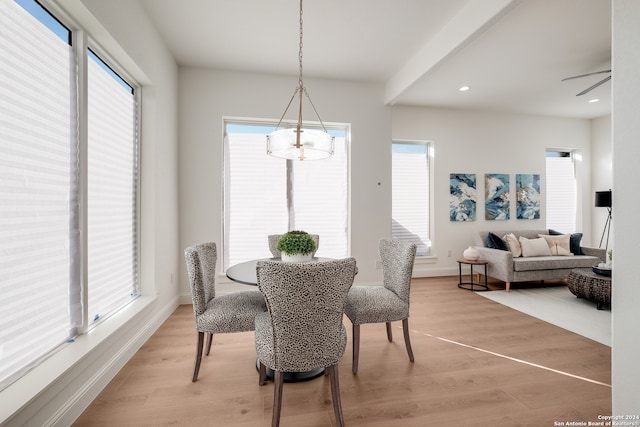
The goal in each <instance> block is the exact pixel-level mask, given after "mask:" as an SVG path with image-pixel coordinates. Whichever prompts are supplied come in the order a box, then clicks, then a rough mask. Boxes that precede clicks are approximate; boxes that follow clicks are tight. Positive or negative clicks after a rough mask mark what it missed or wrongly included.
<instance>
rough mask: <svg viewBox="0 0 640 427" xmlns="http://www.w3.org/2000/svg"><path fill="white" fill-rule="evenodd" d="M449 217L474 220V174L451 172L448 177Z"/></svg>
mask: <svg viewBox="0 0 640 427" xmlns="http://www.w3.org/2000/svg"><path fill="white" fill-rule="evenodd" d="M449 192H450V193H451V196H450V198H449V219H450V220H451V221H475V220H476V174H474V173H452V174H450V177H449Z"/></svg>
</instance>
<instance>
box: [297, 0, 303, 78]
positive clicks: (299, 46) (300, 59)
mask: <svg viewBox="0 0 640 427" xmlns="http://www.w3.org/2000/svg"><path fill="white" fill-rule="evenodd" d="M298 48H299V50H298V62H299V64H300V75H299V77H298V84H299V85H300V87H302V85H303V83H302V0H300V44H299V45H298Z"/></svg>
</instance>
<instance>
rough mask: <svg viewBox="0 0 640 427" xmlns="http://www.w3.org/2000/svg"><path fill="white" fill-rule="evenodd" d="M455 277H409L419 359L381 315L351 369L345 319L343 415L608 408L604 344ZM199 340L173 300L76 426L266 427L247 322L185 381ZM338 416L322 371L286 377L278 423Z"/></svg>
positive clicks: (385, 419)
mask: <svg viewBox="0 0 640 427" xmlns="http://www.w3.org/2000/svg"><path fill="white" fill-rule="evenodd" d="M456 283H457V277H439V278H424V279H414V280H413V282H412V289H411V317H410V319H409V326H410V329H411V330H412V332H411V342H412V345H413V352H414V354H415V363H410V362H409V359H408V357H407V353H406V350H405V346H404V342H403V339H402V327H401V322H396V324H394V325H393V326H394V327H393V333H394V341H393V342H392V343H390V342H388V341H387V338H386V333H385V327H384V324H377V325H363V326H362V327H361V348H360V366H359V372H358V375H353V374H352V373H351V340H350V339H351V336H350V335H351V334H350V332H351V324H350V323H349V321H348V319H346V318H345V325H346V326H347V331H348V333H349V342H348V344H347V349H346V352H345V355H344V357H343V359H342V362H341V363H340V367H339V368H340V388H341V395H342V406H343V410H344V417H345V424H346V425H347V426H367V427H378V426H379V427H383V426H384V427H387V426H402V427H404V426H420V427H423V426H481V427H482V426H492V427H494V426H504V427H515V426H529V427H544V426H554V425H560V424H555V423H556V422H558V423H561V422H562V423H567V422H572V421H573V422H575V421H583V422H585V423H586V422H588V421H598V415H609V414H610V413H611V388H610V386H609V384H611V349H610V348H609V347H607V346H605V345H602V344H599V343H597V342H595V341H592V340H589V339H587V338H584V337H582V336H579V335H576V334H574V333H571V332H568V331H566V330H564V329H561V328H558V327H556V326H553V325H550V324H548V323H545V322H543V321H541V320H538V319H536V318H533V317H530V316H527V315H525V314H522V313H519V312H517V311H515V310H512V309H510V308H508V307H505V306H502V305H500V304H497V303H495V302H493V301H490V300H488V299H486V298H483V297H481V296H479V295H476V294H475V293H474V292H470V291H466V290H462V289H458V287H457V286H456ZM497 287H498V288H499V287H500V286H497ZM492 288H496V286H495V285H493V286H492ZM195 342H196V334H195V329H194V320H193V311H192V309H191V306H190V305H183V306H180V307H178V308H177V309H176V311H175V312H174V313H173V314H172V315H171V317H170V318H169V319H168V320H167V321H166V322H165V323H164V324H163V325H162V327H161V328H160V329H159V330H158V331H156V333H155V334H154V335H153V336H152V337H151V338H150V339H149V341H148V342H147V343H145V344H144V346H143V347H142V348H141V349H140V350H139V351H138V352H137V353H136V355H135V356H134V357H133V358H132V359H131V360H130V361H129V362H128V363H127V365H126V366H125V367H124V368H123V369H122V370H121V371H120V372H119V374H118V375H117V376H116V377H115V378H114V379H113V381H111V383H110V384H109V385H108V386H107V387H106V388H105V390H103V392H102V393H101V394H100V395H99V396H98V397H97V398H96V400H95V401H94V402H93V403H92V404H91V405H90V406H89V407H88V408H87V409H86V410H85V411H84V413H83V414H82V415H81V416H80V417H79V418H78V420H76V422H75V423H74V424H73V425H74V426H76V427H83V426H118V427H122V426H225V427H227V426H228V427H245V426H247V427H248V426H252V427H253V426H269V425H270V422H271V407H272V399H273V383H271V382H269V383H267V385H265V386H262V387H260V386H258V373H257V372H256V369H255V347H254V341H253V333H252V332H245V333H237V334H224V335H216V336H214V344H213V347H212V351H211V355H210V356H208V357H207V356H205V357H203V361H202V367H201V369H200V376H199V380H198V381H197V382H196V383H192V382H191V375H192V369H193V359H194V352H195ZM334 425H335V420H334V416H333V408H332V404H331V390H330V384H329V379H328V377H323V376H321V377H319V378H317V379H314V380H312V381H307V382H303V383H294V384H285V385H284V391H283V404H282V418H281V426H283V427H286V426H295V427H300V426H304V427H324V426H334Z"/></svg>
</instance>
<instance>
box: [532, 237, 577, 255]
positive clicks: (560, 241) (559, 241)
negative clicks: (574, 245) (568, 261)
mask: <svg viewBox="0 0 640 427" xmlns="http://www.w3.org/2000/svg"><path fill="white" fill-rule="evenodd" d="M538 236H539V237H542V238H543V239H544V240H546V241H547V245H548V246H549V250H550V251H551V255H563V256H573V254H572V253H571V250H570V249H569V239H570V238H571V234H560V235H555V236H549V235H546V234H538Z"/></svg>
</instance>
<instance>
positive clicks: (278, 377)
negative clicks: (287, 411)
mask: <svg viewBox="0 0 640 427" xmlns="http://www.w3.org/2000/svg"><path fill="white" fill-rule="evenodd" d="M283 379H284V374H283V373H282V371H274V375H273V382H274V385H273V415H272V416H271V427H278V426H279V425H280V412H281V410H282V382H283Z"/></svg>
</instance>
